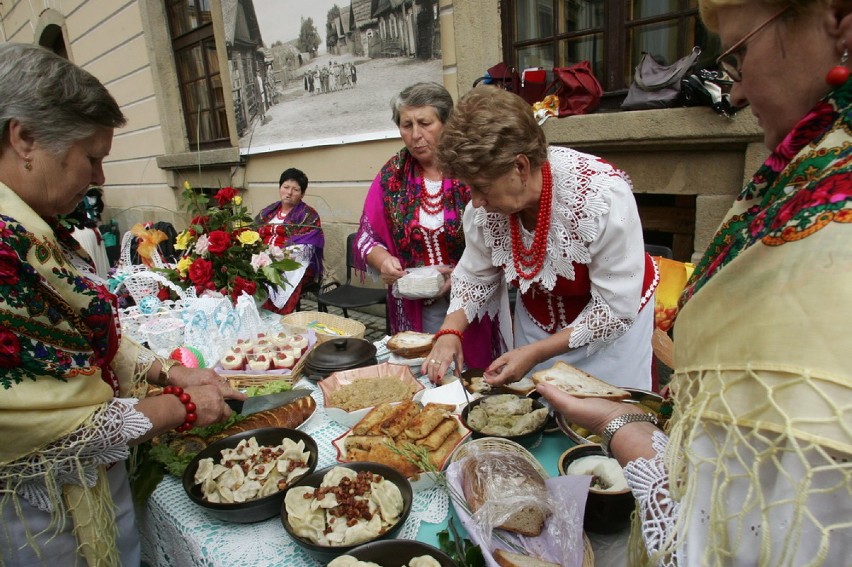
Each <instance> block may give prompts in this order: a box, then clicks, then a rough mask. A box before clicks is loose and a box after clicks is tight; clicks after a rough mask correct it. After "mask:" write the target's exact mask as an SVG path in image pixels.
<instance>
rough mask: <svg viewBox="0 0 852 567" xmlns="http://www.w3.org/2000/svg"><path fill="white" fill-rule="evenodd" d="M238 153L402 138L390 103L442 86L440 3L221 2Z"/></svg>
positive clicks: (425, 0)
mask: <svg viewBox="0 0 852 567" xmlns="http://www.w3.org/2000/svg"><path fill="white" fill-rule="evenodd" d="M222 10H223V21H224V24H225V30H226V36H227V41H228V58H229V61H228V63H229V65H230V67H231V69H230V75H231V78H232V83H233V84H232V85H231V94H232V96H233V98H234V103H235V104H234V106H235V109H236V114H237V117H236V118H237V127H238V130H239V137H240V148H241V151H242V152H243V153H249V154H250V153H260V152H266V151H273V150H279V149H285V148H287V147H306V146H311V145H323V144H329V143H334V144H340V143H347V142H350V141H361V140H368V139H381V138H386V137H396V136H398V130H397V129H396V126H395V125H394V124H393V122H392V120H391V110H390V100H391V99H392V98H393V97H394V96H395V95H396V94H397V93H398V92H399V91H400V90H402V89H403V88H404V87H405V86H407V85H409V84H411V83H414V82H417V81H439V82H440V80H441V37H440V27H439V25H438V2H437V0H351V3H344V2H342V1H340V0H287V1H285V2H282V1H280V0H232V1H230V2H229V1H224V0H223V2H222Z"/></svg>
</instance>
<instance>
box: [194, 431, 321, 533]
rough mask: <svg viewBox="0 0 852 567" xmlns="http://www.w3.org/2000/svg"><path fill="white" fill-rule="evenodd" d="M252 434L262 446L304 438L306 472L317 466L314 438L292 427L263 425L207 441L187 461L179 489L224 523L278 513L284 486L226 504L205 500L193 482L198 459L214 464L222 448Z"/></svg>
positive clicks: (261, 518)
mask: <svg viewBox="0 0 852 567" xmlns="http://www.w3.org/2000/svg"><path fill="white" fill-rule="evenodd" d="M252 437H254V438H255V440H256V441H257V443H258V445H265V446H275V445H279V444H280V443H281V441H282V440H283V439H285V438H290V439H292V440H293V441H296V442H299V441H304V443H305V449H306V450H307V451H308V452H309V453H310V455H311V456H310V458H309V459H308V469H309V470H308V474H310V473H312V472H313V471H314V469H316V467H317V454H318V451H317V444H316V441H314V440H313V438H312V437H311V436H310V435H308V434H307V433H303V432H301V431H296V430H295V429H287V428H285V427H266V428H263V429H254V430H251V431H244V432H242V433H237V434H235V435H231V436H230V437H225V438H224V439H220V440H218V441H216V442H215V443H211V444H210V445H208V446H207V447H206V448H205V449H204V450H202V451H201V452H200V453H198V454H197V455H196V456H195V458H193V459H192V461H190V463H189V465H188V466H187V467H186V470H184V472H183V489H184V490H185V491H186V494H187V496H189V499H190V500H192V501H193V502H195V503H196V504H198V505H199V506H201V507H202V508H204V509H205V510H206V511H207V513H209V514H210V515H211V516H215V517H216V518H219V519H220V520H224V521H226V522H235V523H238V524H250V523H252V522H260V521H262V520H268V519H269V518H272V517H274V516H276V515H277V514H278V513H279V512H280V510H281V505H282V504H283V502H284V494H285V493H286V489H285V490H279V491H278V492H276V493H275V494H270V495H269V496H264V497H263V498H258V499H256V500H249V501H247V502H234V503H233V504H226V503H214V502H208V501H207V500H205V499H204V497H203V496H202V493H201V485H200V484H196V483H195V471H197V470H198V463H199V462H200V461H201V459H206V458H212V459H213V461H214V462H216V463H218V462H219V459H220V458H221V456H222V449H233V448H234V447H236V446H237V445H238V444H239V442H240V441H242V440H243V439H250V438H252ZM294 484H295V483H294Z"/></svg>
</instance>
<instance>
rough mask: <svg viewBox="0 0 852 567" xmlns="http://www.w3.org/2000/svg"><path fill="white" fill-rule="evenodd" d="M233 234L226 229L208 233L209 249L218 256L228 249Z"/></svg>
mask: <svg viewBox="0 0 852 567" xmlns="http://www.w3.org/2000/svg"><path fill="white" fill-rule="evenodd" d="M230 244H231V235H230V234H228V233H227V232H225V231H224V230H214V231H213V232H211V233H210V234H208V235H207V251H208V252H210V253H211V254H216V255H217V256H218V255H219V254H221V253H222V252H224V251H225V250H227V249H228V246H230Z"/></svg>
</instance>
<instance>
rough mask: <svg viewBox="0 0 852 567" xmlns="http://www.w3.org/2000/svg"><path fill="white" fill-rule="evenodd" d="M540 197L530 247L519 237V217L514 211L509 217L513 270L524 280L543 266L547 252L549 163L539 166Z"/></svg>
mask: <svg viewBox="0 0 852 567" xmlns="http://www.w3.org/2000/svg"><path fill="white" fill-rule="evenodd" d="M541 180H542V183H541V199H540V200H539V204H538V218H537V219H536V224H535V229H534V230H533V242H532V247H530V248H527V247H525V246H524V241H523V238H521V219H520V218H519V217H518V214H517V213H515V214H513V215H512V216H510V217H509V227H510V228H511V234H512V260H513V261H514V263H515V271H516V272H518V276H520V277H522V278H523V279H525V280H531V279H532V278H533V277H535V275H536V274H537V273H539V272H540V271H541V268H542V266H544V256H545V255H546V254H547V234H548V233H549V232H550V205H551V203H552V202H553V175H552V174H551V172H550V164H549V163H548V162H544V165H542V166H541Z"/></svg>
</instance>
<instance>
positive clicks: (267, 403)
mask: <svg viewBox="0 0 852 567" xmlns="http://www.w3.org/2000/svg"><path fill="white" fill-rule="evenodd" d="M310 395H311V391H310V390H308V389H307V388H299V389H297V390H289V391H287V392H278V393H276V394H267V395H265V396H253V397H251V398H247V399H246V400H245V401H243V400H225V403H227V404H228V405H229V406H230V407H231V409H232V410H234V411H235V412H237V413H238V414H241V415H251V414H253V413H257V412H259V411H267V410H271V409H275V408H278V407H281V406H283V405H285V404H288V403H290V402H292V401H295V400H298V399H301V398H304V397H306V396H310Z"/></svg>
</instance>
